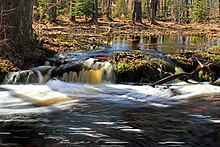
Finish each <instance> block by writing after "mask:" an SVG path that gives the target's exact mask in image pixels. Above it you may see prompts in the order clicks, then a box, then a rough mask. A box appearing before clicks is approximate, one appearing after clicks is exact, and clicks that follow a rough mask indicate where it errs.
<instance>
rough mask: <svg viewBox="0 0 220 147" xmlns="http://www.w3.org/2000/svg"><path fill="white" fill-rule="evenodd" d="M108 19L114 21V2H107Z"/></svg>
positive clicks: (109, 0)
mask: <svg viewBox="0 0 220 147" xmlns="http://www.w3.org/2000/svg"><path fill="white" fill-rule="evenodd" d="M106 17H107V18H108V19H109V20H112V0H107V10H106Z"/></svg>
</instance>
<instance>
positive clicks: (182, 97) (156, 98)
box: [0, 80, 220, 115]
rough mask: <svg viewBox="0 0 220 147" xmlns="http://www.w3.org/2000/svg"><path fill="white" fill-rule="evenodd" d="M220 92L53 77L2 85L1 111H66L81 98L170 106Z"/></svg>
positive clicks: (196, 86) (195, 86)
mask: <svg viewBox="0 0 220 147" xmlns="http://www.w3.org/2000/svg"><path fill="white" fill-rule="evenodd" d="M206 94H208V95H210V96H212V95H219V94H220V87H218V86H213V85H210V84H207V83H201V84H188V83H184V82H180V83H175V84H173V85H169V86H166V85H163V86H157V87H155V88H154V87H152V86H149V85H141V86H140V85H139V86H137V85H125V84H112V83H101V84H85V83H68V82H63V81H60V80H49V81H48V82H47V83H46V84H45V85H33V84H28V85H10V84H5V85H0V115H11V114H34V113H49V112H54V111H62V110H65V109H69V108H70V107H74V105H79V104H80V103H79V102H80V101H81V100H83V101H86V100H88V101H89V100H91V99H96V100H98V101H100V102H103V101H104V102H109V103H118V104H121V105H124V106H129V107H131V106H132V107H140V106H146V107H149V106H156V107H169V106H172V105H177V104H180V103H185V102H187V100H188V99H190V98H194V97H199V96H201V95H206Z"/></svg>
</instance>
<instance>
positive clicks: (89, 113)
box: [0, 35, 220, 147]
mask: <svg viewBox="0 0 220 147" xmlns="http://www.w3.org/2000/svg"><path fill="white" fill-rule="evenodd" d="M149 38H150V39H149ZM152 38H154V39H152ZM152 40H153V41H152ZM204 44H205V46H204ZM219 45H220V42H219V41H217V40H209V39H207V38H197V39H193V37H189V36H179V35H176V36H159V37H158V36H151V37H148V38H147V37H143V36H138V37H132V38H129V37H128V36H114V37H113V40H112V45H111V46H102V47H100V49H97V50H87V51H85V50H83V51H75V52H61V53H59V54H57V55H56V56H55V57H54V58H50V59H49V62H50V65H47V66H41V67H34V68H31V69H29V70H24V71H20V72H15V73H11V74H9V75H8V77H7V78H6V79H5V84H2V85H0V97H1V98H0V122H1V125H0V145H1V146H40V147H43V146H74V147H75V146H114V147H116V146H117V147H123V146H132V147H135V146H137V147H141V146H143V147H147V146H153V147H154V146H155V147H157V146H161V147H168V146H169V147H170V146H176V147H177V146H178V147H194V146H201V147H210V146H216V147H217V146H219V145H220V114H219V112H220V87H218V86H213V85H210V84H208V83H196V82H194V81H192V82H193V83H190V84H189V83H185V82H173V83H168V84H164V85H157V86H156V87H152V86H150V85H148V84H145V85H139V84H137V83H124V84H116V83H114V80H115V76H114V64H112V63H111V62H109V60H108V59H109V58H110V57H111V56H112V54H113V53H114V52H121V51H127V52H129V51H131V50H132V51H134V50H135V51H141V52H143V53H147V54H149V55H151V56H158V57H159V56H160V54H166V53H167V52H168V53H174V52H178V51H179V50H185V49H192V48H193V49H198V48H202V47H209V46H219Z"/></svg>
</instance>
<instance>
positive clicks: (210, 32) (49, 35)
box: [0, 18, 220, 73]
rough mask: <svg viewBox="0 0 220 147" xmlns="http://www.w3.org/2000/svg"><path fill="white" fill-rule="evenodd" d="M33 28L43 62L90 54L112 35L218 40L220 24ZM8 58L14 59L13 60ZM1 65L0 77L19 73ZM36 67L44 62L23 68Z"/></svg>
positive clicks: (67, 24) (6, 62)
mask: <svg viewBox="0 0 220 147" xmlns="http://www.w3.org/2000/svg"><path fill="white" fill-rule="evenodd" d="M33 28H34V32H35V34H36V39H37V40H38V43H37V48H36V52H39V53H40V54H41V57H42V59H46V58H47V57H48V56H52V55H53V54H55V53H57V52H60V51H68V50H70V51H75V50H81V49H86V50H90V49H96V48H97V47H99V46H100V45H111V40H112V36H113V35H114V34H116V35H117V34H118V35H121V34H134V35H135V34H140V33H142V34H145V35H161V34H166V35H167V34H171V35H172V34H175V35H176V34H180V35H187V36H199V37H207V38H212V39H219V38H220V24H219V23H218V22H209V23H203V24H198V23H197V24H175V23H172V22H162V21H158V24H157V25H151V24H147V23H142V24H140V23H138V24H133V23H131V22H130V21H126V20H120V21H111V22H110V21H106V20H104V19H100V20H99V24H98V25H94V24H91V23H84V22H77V23H72V22H71V21H69V20H68V19H66V18H59V19H58V20H57V22H56V23H53V24H51V23H39V22H34V23H33ZM204 45H205V44H204ZM2 56H3V55H2ZM11 58H12V59H13V57H10V59H11ZM42 59H41V61H42ZM14 61H16V59H15V60H14ZM36 61H37V60H36ZM0 64H1V71H2V73H6V72H7V71H16V70H19V69H21V68H20V67H19V66H17V65H18V64H16V65H15V64H14V63H13V62H11V61H10V60H7V59H3V58H1V60H0ZM39 64H43V62H42V63H31V64H27V65H26V66H25V67H24V68H30V67H33V66H35V65H36V66H37V65H39ZM24 68H23V69H24Z"/></svg>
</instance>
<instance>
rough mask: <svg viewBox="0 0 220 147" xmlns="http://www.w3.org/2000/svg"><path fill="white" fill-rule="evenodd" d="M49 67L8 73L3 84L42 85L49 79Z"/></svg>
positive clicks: (50, 68)
mask: <svg viewBox="0 0 220 147" xmlns="http://www.w3.org/2000/svg"><path fill="white" fill-rule="evenodd" d="M52 70H53V67H51V66H39V67H36V68H32V69H29V70H22V71H17V72H11V73H9V74H8V75H7V76H6V77H5V79H4V83H5V84H44V83H46V82H47V81H48V80H49V79H50V78H51V76H50V75H51V72H52Z"/></svg>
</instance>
